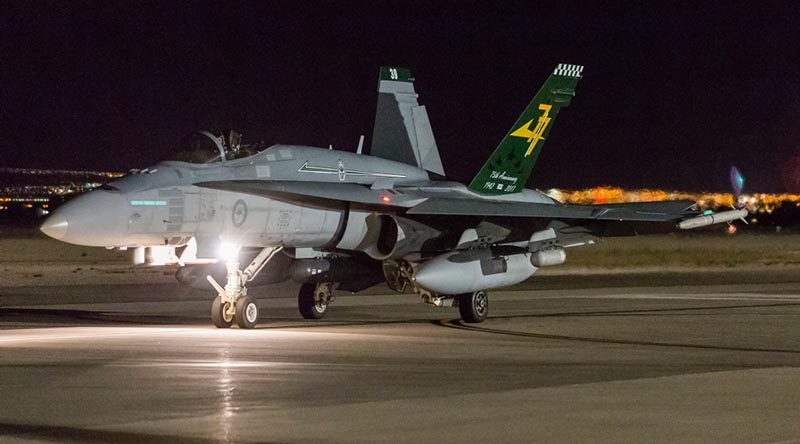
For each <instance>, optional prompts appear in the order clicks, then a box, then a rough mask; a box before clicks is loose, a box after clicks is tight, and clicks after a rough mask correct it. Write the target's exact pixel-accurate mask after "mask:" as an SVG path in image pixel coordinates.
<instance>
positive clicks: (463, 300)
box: [456, 290, 489, 323]
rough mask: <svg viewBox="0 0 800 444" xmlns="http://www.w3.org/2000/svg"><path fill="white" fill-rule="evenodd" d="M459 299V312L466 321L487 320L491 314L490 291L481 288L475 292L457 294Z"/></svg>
mask: <svg viewBox="0 0 800 444" xmlns="http://www.w3.org/2000/svg"><path fill="white" fill-rule="evenodd" d="M456 298H457V299H458V312H459V313H460V314H461V319H462V320H463V321H464V322H472V323H478V322H483V321H485V320H486V316H487V315H488V314H489V292H487V291H486V290H479V291H476V292H474V293H464V294H460V295H458V296H456Z"/></svg>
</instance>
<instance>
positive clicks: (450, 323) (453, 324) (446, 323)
mask: <svg viewBox="0 0 800 444" xmlns="http://www.w3.org/2000/svg"><path fill="white" fill-rule="evenodd" d="M433 324H434V325H438V326H441V327H446V328H454V329H458V330H467V331H473V332H477V333H489V334H496V335H505V336H517V337H523V338H532V339H548V340H556V341H573V342H588V343H599V344H617V345H641V346H650V347H670V348H691V349H700V350H719V351H739V352H758V353H791V354H800V350H790V349H778V348H756V347H727V346H719V345H706V344H682V343H672V342H659V341H634V340H627V339H611V338H592V337H582V336H567V335H554V334H545V333H535V332H524V331H514V330H503V329H497V328H485V327H477V326H472V325H465V324H464V323H462V321H460V320H458V319H452V320H448V319H442V320H439V321H434V322H433Z"/></svg>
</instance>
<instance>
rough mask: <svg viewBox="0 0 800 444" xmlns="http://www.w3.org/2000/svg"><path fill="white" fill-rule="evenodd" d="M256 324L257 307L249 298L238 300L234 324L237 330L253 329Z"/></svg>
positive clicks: (254, 301) (253, 300)
mask: <svg viewBox="0 0 800 444" xmlns="http://www.w3.org/2000/svg"><path fill="white" fill-rule="evenodd" d="M257 323H258V305H256V300H255V299H253V298H251V297H247V296H245V297H243V298H239V300H237V301H236V324H237V325H238V326H239V328H254V327H255V326H256V324H257Z"/></svg>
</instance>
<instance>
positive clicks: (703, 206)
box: [0, 168, 800, 214]
mask: <svg viewBox="0 0 800 444" xmlns="http://www.w3.org/2000/svg"><path fill="white" fill-rule="evenodd" d="M125 174H126V173H121V172H109V171H75V170H46V169H31V168H0V211H6V210H9V209H10V208H11V207H12V205H14V204H17V205H22V206H25V207H26V208H31V207H37V208H43V209H47V208H48V207H49V205H50V204H51V203H52V200H53V198H57V199H58V200H60V199H63V198H64V197H68V196H72V195H76V194H80V193H82V192H84V191H89V190H91V189H94V188H97V187H99V186H101V185H102V184H103V183H106V182H109V181H113V180H115V179H119V178H120V177H122V176H124V175H125ZM3 178H6V179H5V180H2V179H3ZM12 182H13V183H12ZM546 193H547V195H548V196H550V197H552V198H553V199H556V200H558V201H559V202H562V203H567V204H579V205H591V204H614V203H626V202H654V201H662V200H682V199H687V200H693V201H695V202H697V204H698V205H699V209H700V210H714V211H716V210H719V209H727V208H730V207H741V206H744V207H746V208H747V209H748V210H749V211H750V212H751V213H752V214H771V213H772V212H773V211H775V210H776V209H778V208H781V207H784V206H787V205H790V206H794V207H800V194H789V193H781V194H769V193H753V194H742V195H740V196H738V199H737V198H736V197H735V196H734V195H733V194H732V193H714V192H688V191H674V190H658V189H643V190H626V189H622V188H618V187H613V186H599V187H593V188H586V189H583V190H565V189H559V188H551V189H549V190H547V191H546ZM384 202H385V201H384Z"/></svg>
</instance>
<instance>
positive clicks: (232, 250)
mask: <svg viewBox="0 0 800 444" xmlns="http://www.w3.org/2000/svg"><path fill="white" fill-rule="evenodd" d="M239 248H240V246H239V245H236V244H231V243H228V242H223V243H222V244H220V246H219V253H218V256H219V258H220V259H221V260H223V261H226V262H229V261H235V260H236V259H238V258H239Z"/></svg>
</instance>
